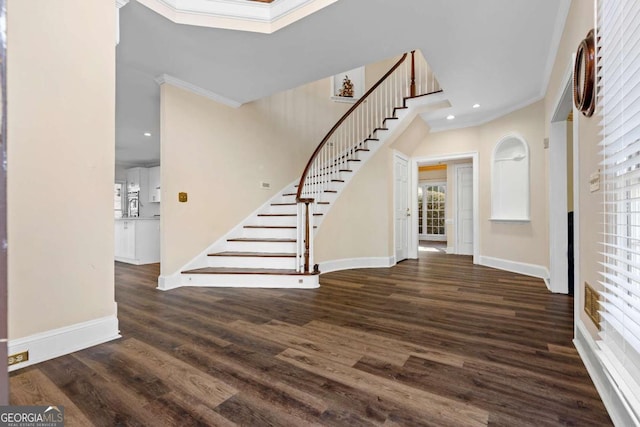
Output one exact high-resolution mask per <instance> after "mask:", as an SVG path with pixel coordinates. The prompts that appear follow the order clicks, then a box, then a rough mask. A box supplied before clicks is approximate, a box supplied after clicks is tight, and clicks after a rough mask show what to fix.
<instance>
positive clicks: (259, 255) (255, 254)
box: [207, 252, 296, 258]
mask: <svg viewBox="0 0 640 427" xmlns="http://www.w3.org/2000/svg"><path fill="white" fill-rule="evenodd" d="M207 255H208V256H236V257H254V258H295V257H296V254H295V253H271V252H216V253H213V254H207Z"/></svg>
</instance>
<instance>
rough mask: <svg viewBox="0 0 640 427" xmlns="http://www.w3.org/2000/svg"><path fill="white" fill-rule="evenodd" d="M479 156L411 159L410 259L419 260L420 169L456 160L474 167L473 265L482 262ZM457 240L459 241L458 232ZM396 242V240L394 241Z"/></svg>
mask: <svg viewBox="0 0 640 427" xmlns="http://www.w3.org/2000/svg"><path fill="white" fill-rule="evenodd" d="M478 159H479V155H478V152H477V151H469V152H463V153H450V154H442V155H436V156H424V157H413V158H412V159H411V168H410V175H409V176H410V182H411V189H410V191H409V206H410V209H411V215H412V216H413V220H411V221H410V227H409V228H410V231H409V258H411V259H417V258H418V167H419V166H421V165H425V164H430V163H438V162H450V161H456V160H471V165H472V167H473V171H472V173H473V263H474V264H478V263H479V260H480V215H479V213H480V210H479V194H480V193H479V182H480V181H479V171H478ZM455 233H456V235H455V236H448V238H455V239H456V240H457V237H458V236H457V230H456V231H455ZM394 242H395V240H394Z"/></svg>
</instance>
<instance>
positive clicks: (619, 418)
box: [573, 319, 638, 426]
mask: <svg viewBox="0 0 640 427" xmlns="http://www.w3.org/2000/svg"><path fill="white" fill-rule="evenodd" d="M575 331H576V332H575V334H576V336H575V338H574V340H573V344H574V345H575V346H576V349H577V350H578V354H579V355H580V358H581V359H582V362H583V363H584V366H585V367H586V368H587V372H588V373H589V376H590V377H591V380H592V381H593V384H594V385H595V386H596V389H597V390H598V393H599V394H600V399H602V403H604V406H605V408H607V412H608V413H609V416H610V417H611V421H613V424H614V425H616V426H637V425H638V420H637V419H636V418H635V416H634V415H633V413H632V412H631V411H630V409H628V408H627V406H626V405H625V402H624V400H623V398H622V397H621V396H620V394H618V392H617V389H618V387H617V386H616V384H615V382H613V380H612V379H611V378H610V377H609V375H607V373H606V372H605V370H604V367H603V366H602V364H601V363H600V360H599V358H598V351H599V350H598V346H597V344H596V342H595V341H594V339H593V338H592V337H591V335H590V334H589V332H588V331H587V330H586V328H585V326H584V325H583V324H582V321H581V320H580V319H576V328H575Z"/></svg>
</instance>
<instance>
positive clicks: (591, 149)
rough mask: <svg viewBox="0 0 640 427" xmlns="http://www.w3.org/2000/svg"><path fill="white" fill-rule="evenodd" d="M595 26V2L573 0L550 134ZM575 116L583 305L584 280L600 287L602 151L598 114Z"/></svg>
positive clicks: (555, 79) (549, 98) (553, 88)
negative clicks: (596, 187)
mask: <svg viewBox="0 0 640 427" xmlns="http://www.w3.org/2000/svg"><path fill="white" fill-rule="evenodd" d="M593 27H594V9H593V2H592V1H589V0H573V1H572V2H571V9H570V10H569V15H568V17H567V22H566V24H565V28H564V32H563V34H562V39H561V42H560V47H559V49H558V53H557V56H556V60H555V64H554V66H553V71H552V73H551V79H550V81H549V86H548V89H547V94H546V97H545V100H544V102H545V124H546V129H547V134H546V136H548V134H549V130H548V129H549V124H550V122H551V117H552V116H553V114H554V111H555V104H556V103H557V102H558V98H559V92H560V89H561V87H562V85H563V84H564V82H565V79H564V78H565V74H566V72H567V70H570V63H571V57H572V54H573V53H575V51H576V49H577V48H578V45H579V44H580V41H581V40H582V39H583V38H584V37H585V36H586V35H587V32H588V31H589V30H590V29H592V28H593ZM573 119H574V120H575V121H577V126H578V133H577V135H573V137H574V138H578V140H579V147H580V148H579V151H578V152H577V153H576V152H574V153H573V155H574V157H575V156H577V157H578V164H579V176H578V181H577V182H574V191H576V186H579V189H578V190H577V193H578V197H579V200H580V203H579V205H577V206H574V211H575V212H578V213H579V216H580V228H579V229H576V230H575V232H576V233H579V240H580V241H579V245H578V246H575V247H574V250H575V253H576V256H578V257H579V260H580V266H579V272H580V274H579V280H580V283H579V284H578V286H576V289H575V292H576V302H575V303H576V305H577V306H579V307H582V304H583V302H582V295H584V292H583V286H584V282H588V283H589V284H590V285H592V286H593V287H594V288H596V289H598V290H599V289H600V285H599V284H598V280H599V279H600V278H599V274H598V266H599V264H598V263H599V262H600V261H601V257H600V256H599V255H598V252H599V251H600V247H599V245H598V241H599V235H598V231H599V230H600V228H599V227H598V224H600V223H601V222H602V217H601V214H599V212H601V211H602V207H601V200H602V193H601V192H595V193H591V192H590V191H589V175H590V174H591V173H593V172H595V171H596V170H598V167H599V165H598V163H599V161H600V160H601V156H600V155H599V154H598V152H599V148H598V142H599V141H600V138H599V136H598V132H599V127H598V121H599V119H598V117H597V116H595V115H594V116H592V117H590V118H587V117H584V116H583V115H582V114H579V113H577V114H574V117H573ZM579 312H580V321H581V322H582V323H583V324H584V325H585V326H586V327H587V329H588V330H589V332H590V333H591V334H592V336H594V337H595V336H596V334H597V329H596V327H595V325H594V324H593V323H592V322H591V320H590V319H589V318H588V317H587V316H586V314H585V313H584V310H582V309H580V310H579Z"/></svg>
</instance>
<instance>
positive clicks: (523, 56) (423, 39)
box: [116, 0, 570, 166]
mask: <svg viewBox="0 0 640 427" xmlns="http://www.w3.org/2000/svg"><path fill="white" fill-rule="evenodd" d="M273 4H277V0H276V2H275V3H273ZM569 4H570V0H536V1H531V0H483V1H478V0H395V1H393V2H390V1H388V0H339V1H337V2H335V3H333V4H331V5H330V6H327V7H325V8H323V9H321V10H319V11H317V12H315V13H313V14H312V15H310V16H307V17H305V18H303V19H301V20H299V21H297V22H294V23H292V24H290V25H288V26H287V27H285V28H282V29H280V30H278V31H276V32H274V33H272V34H262V33H254V32H246V31H237V30H225V29H217V28H204V27H197V26H190V25H181V24H175V23H173V22H171V21H169V20H168V19H166V18H164V17H162V16H160V15H158V14H156V13H155V12H153V11H152V10H150V9H148V8H147V7H145V6H143V5H142V4H140V3H138V2H136V1H134V0H132V1H131V2H130V3H129V4H127V5H126V6H124V7H122V8H121V9H120V44H119V45H118V47H117V76H116V77H117V80H116V83H117V89H116V163H118V164H123V165H130V166H134V165H136V166H137V165H140V166H152V165H157V164H159V163H160V91H159V86H158V84H157V83H156V82H155V78H157V77H158V76H162V75H165V74H166V75H169V76H171V77H172V78H175V79H179V80H181V81H183V82H186V83H188V84H191V85H195V86H197V87H199V88H201V89H203V90H206V91H210V92H212V93H214V94H216V95H217V96H219V97H221V98H224V99H227V100H229V101H231V102H237V103H246V102H250V101H253V100H256V99H259V98H262V97H265V96H268V95H271V94H273V93H276V92H279V91H282V90H286V89H290V88H293V87H296V86H299V85H302V84H305V83H308V82H311V81H315V80H318V79H321V78H325V77H328V76H331V75H334V74H337V73H340V72H342V71H344V70H349V69H352V68H356V67H359V66H361V65H365V64H369V63H373V62H377V61H379V60H382V59H385V58H389V57H392V56H395V55H398V54H400V53H402V52H406V51H409V50H412V49H419V50H421V51H422V53H423V54H424V56H425V57H426V58H427V61H428V62H429V64H430V65H431V67H432V68H433V70H434V72H435V75H436V76H437V78H438V80H439V82H440V84H441V86H442V88H443V90H444V92H445V94H446V95H447V98H448V100H449V102H450V103H451V107H450V108H447V109H446V110H440V111H436V112H431V113H428V114H426V115H423V116H422V118H423V119H424V120H425V121H426V122H427V123H428V124H429V126H430V127H431V128H432V130H434V131H437V130H444V129H450V128H455V127H464V126H470V125H476V124H480V123H484V122H486V121H489V120H492V119H494V118H496V117H499V116H500V115H503V114H506V113H508V112H510V111H513V110H515V109H517V108H520V107H522V106H525V105H527V104H529V103H532V102H534V101H536V100H539V99H541V98H542V96H543V95H544V93H545V91H546V86H547V82H548V78H549V74H550V71H551V67H552V65H553V62H554V60H555V54H556V50H557V45H558V42H559V40H560V36H561V33H562V27H563V25H564V20H565V18H566V14H567V11H568V8H569ZM476 103H478V104H480V108H476V109H474V108H472V105H473V104H476ZM449 114H453V115H455V116H456V118H455V119H454V120H447V119H446V118H445V117H446V116H447V115H449ZM146 132H149V133H151V136H144V133H146Z"/></svg>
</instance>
